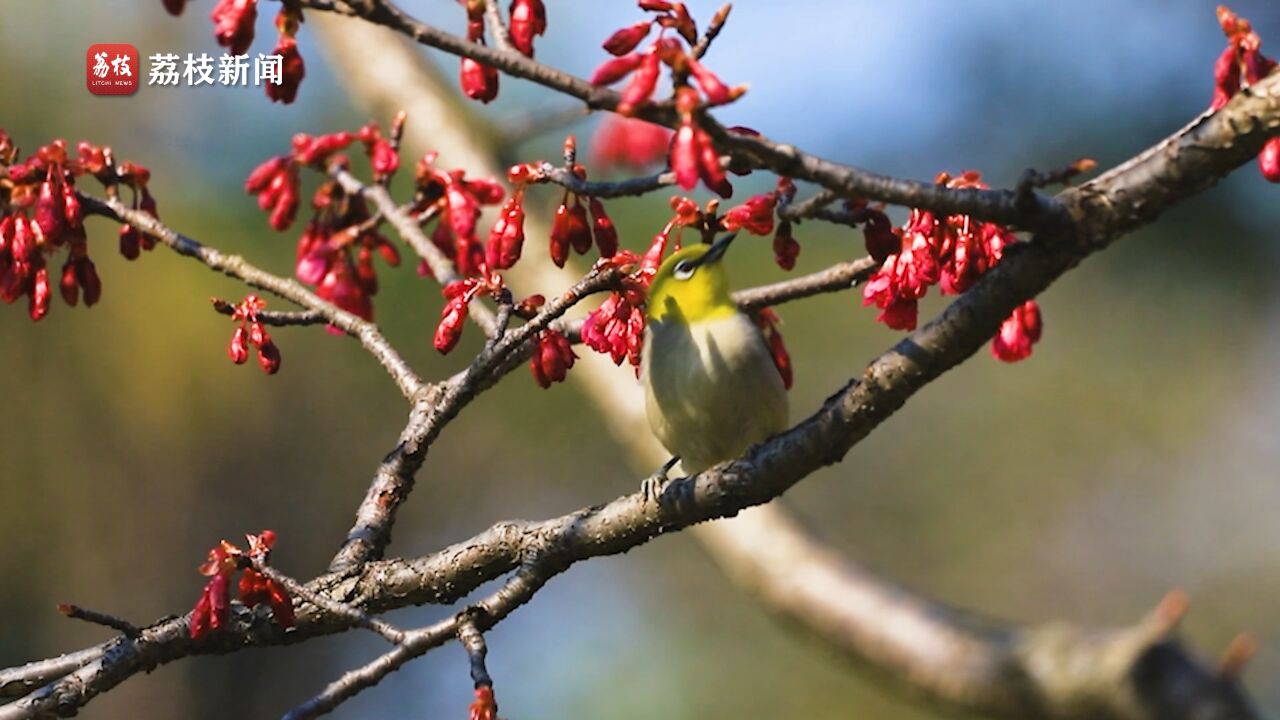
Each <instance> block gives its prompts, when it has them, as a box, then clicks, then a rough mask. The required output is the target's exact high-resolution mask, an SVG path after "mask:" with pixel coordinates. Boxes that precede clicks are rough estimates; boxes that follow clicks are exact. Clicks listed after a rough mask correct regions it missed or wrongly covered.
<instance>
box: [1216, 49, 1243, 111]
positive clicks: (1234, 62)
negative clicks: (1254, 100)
mask: <svg viewBox="0 0 1280 720" xmlns="http://www.w3.org/2000/svg"><path fill="white" fill-rule="evenodd" d="M1238 92H1240V62H1239V60H1238V59H1237V51H1236V45H1235V43H1228V44H1227V48H1226V49H1225V50H1223V51H1222V54H1221V55H1219V56H1218V60H1217V62H1215V63H1214V64H1213V102H1212V103H1210V105H1209V107H1210V108H1211V109H1213V110H1218V109H1221V108H1222V106H1223V105H1226V104H1227V102H1228V101H1230V100H1231V98H1232V96H1234V95H1235V94H1236V93H1238Z"/></svg>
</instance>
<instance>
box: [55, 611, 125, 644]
mask: <svg viewBox="0 0 1280 720" xmlns="http://www.w3.org/2000/svg"><path fill="white" fill-rule="evenodd" d="M58 612H60V613H62V614H63V615H66V616H67V617H69V618H73V619H75V620H84V621H85V622H89V623H93V624H94V625H102V626H105V627H109V628H111V629H112V630H118V631H120V632H122V633H124V634H125V636H126V637H131V638H133V637H138V635H139V633H141V632H142V631H141V630H139V629H138V626H137V625H134V624H133V623H131V622H129V621H128V620H124V619H121V618H118V617H116V616H115V615H108V614H107V613H104V612H98V611H97V610H90V609H88V608H82V607H80V606H79V605H71V604H70V603H62V604H60V605H58Z"/></svg>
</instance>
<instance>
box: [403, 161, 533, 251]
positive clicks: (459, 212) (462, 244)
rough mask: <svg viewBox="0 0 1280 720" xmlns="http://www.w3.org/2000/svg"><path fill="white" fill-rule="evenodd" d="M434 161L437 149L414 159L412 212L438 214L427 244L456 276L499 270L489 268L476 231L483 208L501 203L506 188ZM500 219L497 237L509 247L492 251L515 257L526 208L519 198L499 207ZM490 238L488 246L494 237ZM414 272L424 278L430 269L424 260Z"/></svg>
mask: <svg viewBox="0 0 1280 720" xmlns="http://www.w3.org/2000/svg"><path fill="white" fill-rule="evenodd" d="M435 160H436V153H427V154H426V155H424V156H423V157H422V160H420V161H419V162H418V168H417V173H416V175H415V182H416V185H417V190H418V194H417V201H416V202H415V203H414V206H413V212H414V213H417V214H426V215H428V216H430V217H435V218H438V222H437V223H436V227H435V230H434V231H433V232H432V233H431V242H432V243H434V244H435V246H436V247H438V248H440V252H442V253H444V255H445V256H446V257H448V258H449V259H450V260H452V261H453V264H454V266H455V267H457V269H458V273H459V274H460V275H463V276H478V275H482V274H485V273H486V271H488V270H491V269H497V267H494V268H489V267H487V265H486V258H485V256H486V248H485V246H484V244H482V243H481V242H480V239H479V237H478V236H477V233H476V231H477V225H478V224H479V222H480V211H481V208H482V207H483V206H485V205H497V204H498V203H500V202H502V198H503V196H505V195H506V190H505V189H503V187H502V185H501V184H500V183H499V182H498V181H497V180H493V179H490V178H478V179H471V178H467V177H466V174H465V173H464V172H463V171H462V170H448V171H445V170H441V169H439V168H437V167H436V166H435ZM504 221H505V223H506V225H505V227H504V229H503V231H502V233H501V235H502V239H503V240H504V241H506V242H508V243H509V247H507V248H506V253H505V254H504V253H503V252H501V251H500V250H495V252H497V253H498V254H500V255H504V256H505V257H510V256H511V254H512V253H514V257H516V258H518V257H519V255H520V252H519V249H518V248H519V245H520V243H523V241H524V212H523V210H521V209H520V200H519V199H518V198H517V199H516V202H515V203H514V204H510V203H509V204H506V205H503V208H502V216H501V217H500V218H499V222H504ZM517 237H518V238H519V240H518V241H517V239H516V238H517ZM490 240H491V244H492V241H493V238H492V235H491V238H490ZM512 262H514V260H512ZM508 267H509V265H508ZM418 272H419V273H420V274H422V275H423V276H428V275H430V274H431V267H430V266H429V265H428V264H427V263H426V262H425V261H423V263H422V264H420V265H419V266H418Z"/></svg>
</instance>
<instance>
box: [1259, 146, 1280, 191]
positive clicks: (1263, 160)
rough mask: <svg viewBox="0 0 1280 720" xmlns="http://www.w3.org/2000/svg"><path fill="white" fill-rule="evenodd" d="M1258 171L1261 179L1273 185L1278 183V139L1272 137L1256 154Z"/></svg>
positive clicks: (1279, 172)
mask: <svg viewBox="0 0 1280 720" xmlns="http://www.w3.org/2000/svg"><path fill="white" fill-rule="evenodd" d="M1258 169H1260V170H1261V171H1262V177H1264V178H1266V179H1267V180H1270V181H1271V182H1273V183H1280V137H1273V138H1271V139H1270V140H1268V141H1267V144H1266V145H1263V146H1262V152H1260V153H1258Z"/></svg>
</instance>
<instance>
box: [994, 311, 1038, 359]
mask: <svg viewBox="0 0 1280 720" xmlns="http://www.w3.org/2000/svg"><path fill="white" fill-rule="evenodd" d="M1043 329H1044V326H1043V323H1042V321H1041V319H1040V306H1039V305H1037V304H1036V301H1035V300H1028V301H1026V302H1025V303H1023V304H1021V305H1019V306H1018V307H1017V308H1015V309H1014V311H1013V314H1012V315H1010V316H1009V317H1008V318H1007V319H1006V320H1005V321H1004V322H1003V323H1001V325H1000V331H999V333H997V334H996V336H995V338H994V339H993V340H992V341H991V354H992V355H995V356H996V357H997V358H998V359H1000V360H1003V361H1005V362H1017V361H1019V360H1024V359H1026V358H1028V357H1030V356H1031V348H1032V346H1033V345H1035V344H1036V343H1037V342H1039V341H1040V333H1041V331H1042V330H1043Z"/></svg>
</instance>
